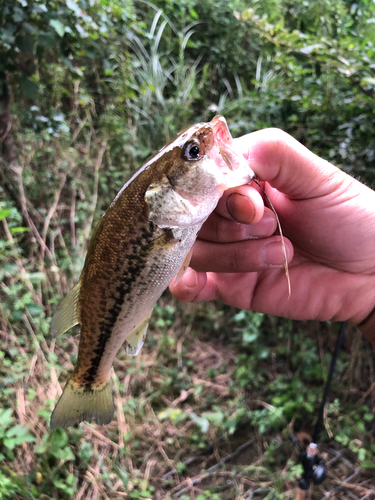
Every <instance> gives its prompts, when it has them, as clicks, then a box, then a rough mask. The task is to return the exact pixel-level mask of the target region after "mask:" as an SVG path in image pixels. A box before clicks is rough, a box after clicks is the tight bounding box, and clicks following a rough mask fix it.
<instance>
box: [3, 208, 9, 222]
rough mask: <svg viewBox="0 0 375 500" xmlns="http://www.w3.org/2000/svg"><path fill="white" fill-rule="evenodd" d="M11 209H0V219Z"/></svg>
mask: <svg viewBox="0 0 375 500" xmlns="http://www.w3.org/2000/svg"><path fill="white" fill-rule="evenodd" d="M10 212H11V210H10V209H9V208H4V209H3V210H0V220H3V219H5V217H7V216H8V215H9V214H10Z"/></svg>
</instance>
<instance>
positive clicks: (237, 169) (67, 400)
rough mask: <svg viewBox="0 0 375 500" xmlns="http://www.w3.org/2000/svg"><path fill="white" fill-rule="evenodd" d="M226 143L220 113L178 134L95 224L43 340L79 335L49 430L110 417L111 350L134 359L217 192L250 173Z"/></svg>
mask: <svg viewBox="0 0 375 500" xmlns="http://www.w3.org/2000/svg"><path fill="white" fill-rule="evenodd" d="M232 142H233V139H232V137H231V135H230V132H229V130H228V127H227V124H226V121H225V119H224V118H223V117H221V116H216V117H215V118H214V119H213V120H212V121H211V122H209V123H198V124H196V125H193V126H192V127H190V128H188V129H186V130H185V131H184V132H181V133H180V134H179V135H178V136H177V137H176V139H174V140H173V141H171V142H170V143H169V144H167V145H166V146H164V147H163V148H162V149H160V151H158V152H157V153H156V154H155V155H154V156H152V157H151V158H150V159H149V160H148V161H147V162H146V163H145V164H144V165H143V166H142V167H141V168H140V169H139V170H138V171H137V172H136V174H135V175H134V176H133V177H132V178H131V179H130V180H129V181H128V182H127V183H126V184H125V185H124V187H123V188H122V189H121V191H120V192H119V193H118V195H117V196H116V198H115V199H114V201H113V202H112V204H111V205H110V207H109V208H108V210H107V211H106V213H105V214H104V215H103V217H102V218H101V220H100V222H99V224H98V226H97V227H96V229H95V232H94V234H93V237H92V240H91V243H90V247H89V250H88V252H87V256H86V261H85V264H84V267H83V270H82V274H81V277H80V279H79V282H78V283H77V285H76V286H75V287H74V288H73V289H72V290H71V291H70V293H69V294H68V295H67V296H66V297H65V299H64V300H63V301H62V303H61V305H60V306H59V308H58V310H57V312H56V314H55V315H54V317H53V318H52V323H51V331H52V335H53V336H56V335H59V334H61V333H63V332H65V331H67V330H68V329H69V328H71V327H72V326H74V325H76V324H77V323H80V325H81V335H80V342H79V349H78V360H77V365H76V367H75V369H74V372H73V375H72V377H71V378H70V379H69V381H68V382H67V384H66V386H65V389H64V391H63V394H62V396H61V397H60V399H59V401H58V403H57V405H56V407H55V409H54V411H53V413H52V417H51V428H58V427H67V426H70V425H75V424H78V423H79V422H81V421H83V420H87V421H91V420H95V421H96V423H98V424H108V423H109V422H110V421H111V420H112V418H113V414H114V403H113V395H112V389H111V382H110V370H111V367H112V363H113V360H114V358H115V356H116V354H117V352H118V351H119V349H120V348H121V346H122V344H123V343H124V342H125V346H126V350H127V353H128V354H130V355H136V354H138V352H139V350H140V349H141V347H142V345H143V342H144V339H145V335H146V331H147V326H148V323H149V319H150V315H151V312H152V309H153V307H154V304H155V302H156V301H157V300H158V298H159V297H160V295H161V294H162V293H163V291H164V290H165V289H166V288H167V286H168V285H169V283H170V282H171V281H172V279H173V278H174V277H175V276H176V275H177V274H178V273H179V270H180V273H179V274H180V275H182V274H183V272H184V270H185V269H186V268H187V266H188V264H189V258H190V254H191V248H192V246H193V244H194V242H195V240H196V237H197V234H198V231H199V230H200V228H201V226H202V224H203V223H204V221H205V220H206V219H207V217H208V216H209V215H210V213H211V212H212V211H213V210H214V209H215V207H216V205H217V203H218V201H219V199H220V197H221V195H222V194H223V192H224V191H225V190H226V189H228V188H231V187H236V186H240V185H243V184H247V183H248V182H250V181H251V180H252V179H253V178H254V177H255V174H254V173H253V171H252V170H251V169H250V167H249V166H248V164H247V162H246V160H245V159H244V157H243V156H242V155H241V154H237V153H236V152H235V150H234V149H233V145H232Z"/></svg>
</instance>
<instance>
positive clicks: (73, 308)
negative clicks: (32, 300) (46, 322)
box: [51, 281, 81, 338]
mask: <svg viewBox="0 0 375 500" xmlns="http://www.w3.org/2000/svg"><path fill="white" fill-rule="evenodd" d="M80 287H81V285H80V282H79V281H78V283H77V284H76V286H75V287H74V288H72V290H70V292H69V293H68V295H67V296H66V297H65V299H64V300H63V301H62V302H61V304H60V305H59V307H58V308H57V311H56V312H55V314H54V316H53V318H52V320H51V335H52V337H53V338H55V337H57V336H58V335H60V334H61V333H64V332H66V331H67V330H69V328H71V327H72V326H74V325H76V324H77V323H79V317H78V311H77V304H78V298H79V292H80Z"/></svg>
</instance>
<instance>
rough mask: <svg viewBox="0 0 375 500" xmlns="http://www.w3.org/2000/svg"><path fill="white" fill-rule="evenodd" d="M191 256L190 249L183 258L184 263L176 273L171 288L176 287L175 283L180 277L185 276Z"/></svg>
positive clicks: (191, 250)
mask: <svg viewBox="0 0 375 500" xmlns="http://www.w3.org/2000/svg"><path fill="white" fill-rule="evenodd" d="M192 255H193V249H192V248H191V249H190V250H189V253H188V254H187V256H186V257H185V260H184V262H183V263H182V266H181V267H180V270H179V271H178V273H177V276H176V280H175V282H174V284H173V286H176V285H177V283H178V282H179V281H180V279H181V278H182V276H183V275H184V274H185V271H186V269H187V268H188V267H189V264H190V261H191V256H192Z"/></svg>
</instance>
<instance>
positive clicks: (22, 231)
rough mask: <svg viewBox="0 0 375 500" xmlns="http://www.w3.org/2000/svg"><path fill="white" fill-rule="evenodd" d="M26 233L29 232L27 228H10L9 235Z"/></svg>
mask: <svg viewBox="0 0 375 500" xmlns="http://www.w3.org/2000/svg"><path fill="white" fill-rule="evenodd" d="M27 231H30V228H29V227H11V228H10V232H11V234H17V233H26V232H27Z"/></svg>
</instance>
